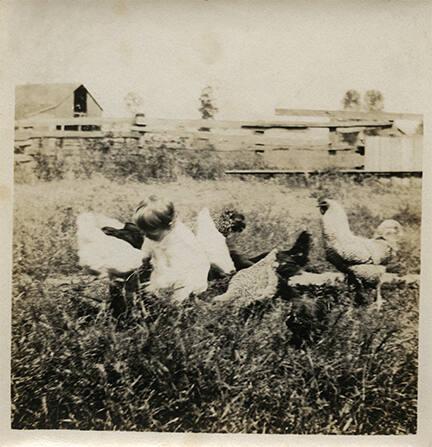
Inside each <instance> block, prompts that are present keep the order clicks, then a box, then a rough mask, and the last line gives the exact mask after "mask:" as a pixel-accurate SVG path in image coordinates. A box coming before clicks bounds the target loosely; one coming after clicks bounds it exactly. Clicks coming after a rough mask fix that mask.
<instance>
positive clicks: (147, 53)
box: [8, 0, 432, 120]
mask: <svg viewBox="0 0 432 447" xmlns="http://www.w3.org/2000/svg"><path fill="white" fill-rule="evenodd" d="M431 6H432V4H431V3H430V2H429V1H417V0H405V1H401V0H394V1H393V0H375V1H372V0H371V1H368V0H366V1H365V0H363V1H350V0H344V1H336V0H319V1H318V0H316V1H313V0H302V1H300V0H292V1H291V0H285V1H275V0H260V1H259V0H257V1H254V0H250V1H235V0H231V1H225V0H208V1H205V0H202V1H201V0H200V1H198V0H197V1H190V0H176V1H174V0H165V1H145V0H141V1H127V0H124V1H117V0H115V1H114V0H87V1H81V0H78V1H73V2H71V1H69V0H54V1H42V0H28V1H24V0H15V1H14V2H12V3H11V8H10V16H9V19H8V23H9V48H10V51H11V54H12V55H13V65H14V67H13V69H14V79H15V82H16V83H17V84H22V83H45V82H47V83H50V82H78V83H83V84H85V85H86V87H87V88H88V89H89V91H90V92H91V93H92V94H93V96H94V97H95V98H96V99H97V100H98V102H99V103H100V104H101V105H102V107H103V109H104V114H105V115H106V116H125V115H126V114H127V108H126V106H125V101H124V97H125V96H126V94H127V93H128V92H131V91H132V92H135V93H136V94H138V95H140V96H141V97H142V99H143V107H142V108H143V112H145V113H146V115H147V116H148V117H151V118H179V119H181V118H184V119H186V118H199V112H198V107H199V102H198V98H199V95H200V92H201V90H202V89H203V88H204V87H206V86H207V85H211V86H212V87H213V91H214V97H215V101H216V104H217V107H218V109H219V113H218V115H217V117H218V118H220V119H233V120H236V119H274V118H275V114H274V109H275V108H276V107H286V108H314V109H340V108H341V99H342V97H343V94H344V92H345V91H346V90H348V89H351V88H354V89H357V90H358V91H359V92H360V93H364V92H365V91H366V90H368V89H378V90H381V92H382V93H383V94H384V98H385V109H386V110H387V111H392V112H413V113H422V112H423V110H424V109H425V108H426V105H427V103H428V101H429V100H430V98H429V97H428V95H426V92H428V91H429V77H430V73H429V69H428V68H429V66H430V57H431V55H430V53H431V49H430V42H431V39H430V37H431V36H430V29H431Z"/></svg>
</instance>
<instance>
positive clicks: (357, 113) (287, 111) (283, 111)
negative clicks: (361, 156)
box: [275, 107, 423, 120]
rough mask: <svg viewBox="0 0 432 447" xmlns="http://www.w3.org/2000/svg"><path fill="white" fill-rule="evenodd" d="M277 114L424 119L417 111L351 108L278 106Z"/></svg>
mask: <svg viewBox="0 0 432 447" xmlns="http://www.w3.org/2000/svg"><path fill="white" fill-rule="evenodd" d="M275 114H276V115H278V116H325V117H329V118H335V119H366V120H370V119H377V120H395V119H406V120H422V119H423V115H421V114H417V113H394V112H361V111H351V110H314V109H287V108H282V107H281V108H277V109H275Z"/></svg>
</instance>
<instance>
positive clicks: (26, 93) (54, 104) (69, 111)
mask: <svg viewBox="0 0 432 447" xmlns="http://www.w3.org/2000/svg"><path fill="white" fill-rule="evenodd" d="M102 111H103V109H102V107H101V106H100V104H99V103H98V102H97V101H96V99H95V98H94V97H93V95H92V94H91V93H90V92H89V91H88V90H87V88H86V87H85V86H84V85H83V84H24V85H17V86H16V89H15V119H16V120H21V119H28V118H32V119H33V118H36V119H38V118H46V119H49V118H73V117H79V116H88V117H99V116H101V115H102Z"/></svg>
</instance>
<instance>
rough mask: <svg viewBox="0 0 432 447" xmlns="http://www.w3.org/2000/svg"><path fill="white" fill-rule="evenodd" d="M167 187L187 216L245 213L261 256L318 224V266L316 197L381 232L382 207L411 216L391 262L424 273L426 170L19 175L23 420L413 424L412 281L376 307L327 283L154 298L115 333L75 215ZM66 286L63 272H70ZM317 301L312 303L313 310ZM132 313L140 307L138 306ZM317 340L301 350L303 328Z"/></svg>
mask: <svg viewBox="0 0 432 447" xmlns="http://www.w3.org/2000/svg"><path fill="white" fill-rule="evenodd" d="M152 192H157V193H161V192H163V193H164V194H167V195H168V196H170V197H171V198H172V199H173V200H174V202H175V203H176V204H177V207H178V209H179V212H180V214H181V215H182V216H183V218H184V220H185V221H187V222H188V223H191V224H192V223H193V221H194V218H195V216H196V213H197V212H198V211H199V209H200V208H201V207H203V206H209V207H210V209H211V210H212V212H214V213H215V214H217V213H218V212H219V211H220V210H221V209H222V208H223V207H224V206H227V205H229V206H235V207H236V208H237V209H239V210H240V211H242V212H243V213H244V214H245V215H246V217H247V229H246V231H245V232H244V233H243V234H241V235H239V236H238V238H237V241H236V244H237V246H238V248H239V250H240V251H243V252H245V253H248V254H251V255H253V254H255V253H257V252H260V251H262V250H268V249H271V248H273V247H275V246H277V247H288V246H290V244H292V242H293V240H294V238H295V237H296V235H297V234H298V233H299V232H300V231H301V230H302V229H308V230H309V231H310V232H311V233H312V235H313V241H314V244H313V248H312V253H311V262H310V264H309V266H308V268H309V269H310V270H312V271H322V270H329V269H330V268H331V266H329V265H328V264H327V263H326V261H325V260H324V255H323V251H322V246H321V238H320V231H319V215H318V213H317V209H316V207H315V203H316V200H315V198H314V197H315V196H317V195H320V194H322V193H326V194H330V195H332V196H333V197H335V198H337V199H339V200H342V202H343V203H344V205H345V206H346V208H347V210H348V213H349V217H350V219H351V222H352V227H353V229H354V230H355V231H356V232H358V233H359V234H364V235H371V234H372V232H373V229H374V227H375V226H376V225H377V224H378V223H379V222H380V221H381V220H383V219H385V218H397V219H398V220H399V221H400V222H401V223H402V224H403V225H404V227H405V229H406V235H405V240H404V244H403V249H402V251H401V254H400V256H399V258H398V259H397V260H395V262H394V263H393V264H392V266H391V269H392V271H394V272H398V273H401V274H404V273H416V272H418V271H419V251H420V250H419V245H420V244H419V228H420V210H421V207H420V183H419V182H418V183H415V184H413V185H412V186H411V187H406V186H402V185H400V186H397V185H383V184H381V183H379V182H377V181H375V180H374V179H371V180H369V181H367V182H366V183H365V184H363V185H359V184H356V183H354V182H352V181H349V180H346V179H342V178H339V177H335V178H331V179H320V180H319V181H315V180H314V181H313V182H312V183H311V184H310V185H309V187H308V188H306V187H304V186H303V185H302V184H301V183H300V182H299V183H297V182H295V181H286V180H281V181H276V180H273V181H257V180H249V181H248V182H243V181H240V180H222V181H193V180H191V179H180V181H178V182H176V183H165V184H157V183H155V184H140V183H134V182H128V183H123V184H116V183H114V182H111V181H108V180H106V179H104V178H93V179H91V180H85V181H80V182H77V181H70V182H68V181H58V182H52V183H41V184H37V185H18V186H17V189H16V192H15V199H16V209H15V230H14V297H13V337H12V397H13V419H12V425H13V427H14V428H75V429H100V430H159V431H204V432H251V433H263V432H266V433H347V434H361V433H371V434H373V433H374V434H377V433H382V434H383V433H386V434H396V433H414V432H415V431H416V398H417V388H416V387H417V320H418V312H417V309H418V289H417V287H415V286H411V287H396V286H393V287H386V288H385V289H384V291H383V293H384V299H385V306H384V309H383V311H382V314H375V313H371V312H369V311H367V310H365V309H353V308H352V306H351V298H350V296H349V294H348V292H347V291H345V290H333V289H323V288H317V289H315V290H311V291H309V292H307V293H305V295H304V296H303V297H302V298H301V303H302V306H303V307H302V308H300V311H299V312H298V315H297V323H298V325H297V326H292V325H291V326H290V328H288V326H287V321H290V318H292V303H291V302H286V301H282V300H279V299H275V300H274V301H272V302H269V303H266V304H265V305H264V306H263V307H262V308H260V309H258V308H256V309H251V310H249V312H247V313H246V312H240V313H239V312H237V311H235V309H233V308H232V307H230V306H226V307H223V308H219V309H215V308H213V307H206V306H205V307H203V306H200V305H197V303H195V302H194V300H191V301H190V302H188V303H186V304H185V305H184V306H182V307H175V306H174V305H173V304H171V303H170V302H169V301H161V302H160V303H157V305H156V310H155V312H156V313H155V317H154V318H153V320H152V322H151V323H149V324H148V325H147V326H146V325H145V324H142V322H140V321H139V319H137V318H133V319H131V321H129V322H128V324H127V325H126V326H125V327H124V328H123V329H121V330H119V329H118V328H116V325H115V322H114V321H112V319H111V317H110V316H109V314H107V313H106V312H105V311H104V310H103V309H102V310H98V309H97V308H95V307H94V306H92V305H90V304H89V303H90V302H91V301H88V299H86V297H87V298H88V297H93V298H94V297H98V298H101V299H106V297H107V287H106V284H103V283H93V284H92V285H89V283H88V277H86V276H85V275H84V274H83V273H82V272H81V271H80V270H79V268H78V267H77V258H76V245H75V244H76V242H75V226H74V219H75V216H76V215H77V214H78V213H79V212H82V211H87V210H94V211H97V212H103V213H105V214H107V215H110V216H112V217H116V218H119V219H121V220H125V219H127V218H128V217H129V216H131V214H132V211H133V208H134V206H135V205H136V203H138V201H139V200H140V199H141V198H142V197H143V196H145V195H147V194H149V193H152ZM65 277H66V278H67V284H66V285H59V281H60V282H61V281H62V280H64V278H65ZM308 306H309V307H308ZM135 317H136V316H135ZM296 327H297V329H298V330H299V331H300V333H301V332H302V331H304V330H305V328H306V329H307V337H308V339H309V340H310V342H309V343H308V344H307V346H306V347H304V348H303V349H295V348H294V347H293V344H292V341H293V338H294V337H295V336H297V335H298V334H296Z"/></svg>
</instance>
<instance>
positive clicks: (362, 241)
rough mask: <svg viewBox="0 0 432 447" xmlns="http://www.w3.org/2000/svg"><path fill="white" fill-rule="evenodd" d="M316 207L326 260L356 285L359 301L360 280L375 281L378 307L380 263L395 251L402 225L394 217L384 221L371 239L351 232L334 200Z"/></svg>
mask: <svg viewBox="0 0 432 447" xmlns="http://www.w3.org/2000/svg"><path fill="white" fill-rule="evenodd" d="M318 207H319V209H320V212H321V215H322V216H321V218H322V219H321V220H322V232H323V238H324V244H325V251H326V258H327V260H328V261H329V262H331V263H332V264H333V265H334V266H335V267H336V268H337V269H338V270H339V271H341V272H343V273H345V274H346V275H347V278H348V281H349V282H350V283H351V284H354V285H355V286H356V290H357V297H356V298H357V299H358V300H359V301H361V300H362V298H361V289H362V288H363V283H368V282H369V283H373V284H376V287H377V297H376V305H377V307H378V308H379V307H380V306H381V305H382V296H381V278H382V275H383V274H384V273H385V268H384V267H383V265H384V264H386V263H388V261H389V260H390V259H391V258H392V256H393V255H394V254H395V253H396V252H397V250H398V241H399V239H400V237H401V235H402V226H401V225H400V224H399V222H397V221H395V220H390V219H389V220H385V221H384V222H383V223H382V224H381V225H380V226H379V227H378V228H377V229H376V231H375V234H374V236H373V238H372V239H368V238H365V237H361V236H356V235H355V234H353V233H352V231H351V229H350V226H349V222H348V217H347V215H346V213H345V210H344V209H343V207H342V205H341V204H340V203H339V202H337V201H336V200H331V199H321V200H319V204H318Z"/></svg>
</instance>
